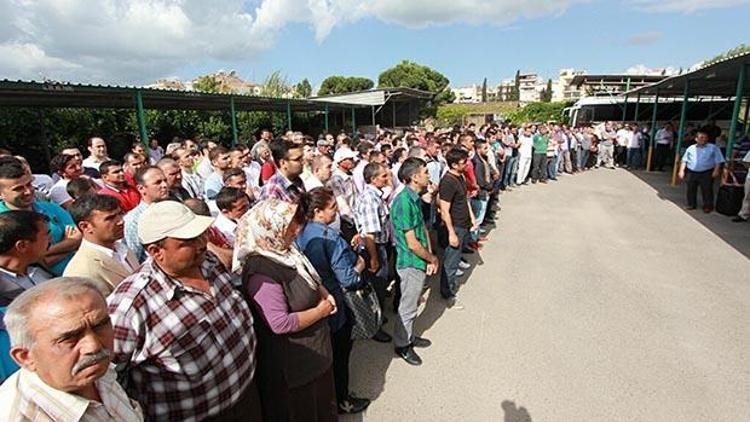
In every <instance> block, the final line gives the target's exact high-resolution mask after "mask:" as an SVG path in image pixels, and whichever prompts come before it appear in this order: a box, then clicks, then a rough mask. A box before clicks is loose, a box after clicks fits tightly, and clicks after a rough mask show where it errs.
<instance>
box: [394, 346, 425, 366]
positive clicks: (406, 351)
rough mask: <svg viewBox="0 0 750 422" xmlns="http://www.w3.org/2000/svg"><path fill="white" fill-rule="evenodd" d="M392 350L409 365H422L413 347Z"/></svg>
mask: <svg viewBox="0 0 750 422" xmlns="http://www.w3.org/2000/svg"><path fill="white" fill-rule="evenodd" d="M394 350H395V352H396V354H397V355H399V356H400V357H401V359H403V360H405V361H406V363H408V364H409V365H412V366H419V365H421V364H422V358H420V357H419V355H418V354H417V352H415V351H414V347H413V346H406V347H396V348H395V349H394Z"/></svg>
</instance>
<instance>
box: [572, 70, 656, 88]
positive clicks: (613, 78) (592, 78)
mask: <svg viewBox="0 0 750 422" xmlns="http://www.w3.org/2000/svg"><path fill="white" fill-rule="evenodd" d="M664 78H666V76H661V75H628V74H624V73H623V74H602V75H575V76H574V77H573V79H571V80H570V84H569V85H575V86H581V85H583V84H585V83H587V84H598V83H602V82H603V83H605V84H606V83H607V82H613V83H626V81H627V80H628V79H630V82H631V83H638V82H641V83H644V82H658V81H660V80H662V79H664Z"/></svg>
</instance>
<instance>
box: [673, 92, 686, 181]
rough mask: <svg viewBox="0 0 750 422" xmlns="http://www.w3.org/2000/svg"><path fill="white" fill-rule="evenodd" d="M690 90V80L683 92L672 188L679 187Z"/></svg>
mask: <svg viewBox="0 0 750 422" xmlns="http://www.w3.org/2000/svg"><path fill="white" fill-rule="evenodd" d="M689 89H690V79H688V80H687V81H685V90H684V91H683V92H682V110H681V111H680V128H679V129H678V130H677V146H676V147H675V150H674V165H673V166H672V186H677V169H678V168H679V166H680V157H682V151H680V150H681V149H682V140H683V139H684V138H685V120H686V119H687V109H688V90H689Z"/></svg>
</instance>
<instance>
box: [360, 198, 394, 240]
mask: <svg viewBox="0 0 750 422" xmlns="http://www.w3.org/2000/svg"><path fill="white" fill-rule="evenodd" d="M354 221H355V222H356V223H357V230H358V231H359V234H361V235H366V234H373V235H374V236H375V243H388V241H389V240H390V239H391V223H390V221H389V219H388V207H387V206H386V204H385V201H384V200H383V198H382V192H380V190H378V189H377V188H376V187H374V186H372V185H370V184H367V185H365V190H364V191H363V192H362V195H361V196H360V197H359V200H358V201H357V203H356V204H355V206H354Z"/></svg>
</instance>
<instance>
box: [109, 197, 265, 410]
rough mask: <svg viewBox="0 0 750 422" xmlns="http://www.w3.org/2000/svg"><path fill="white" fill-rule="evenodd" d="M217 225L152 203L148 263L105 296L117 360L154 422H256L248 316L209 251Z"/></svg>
mask: <svg viewBox="0 0 750 422" xmlns="http://www.w3.org/2000/svg"><path fill="white" fill-rule="evenodd" d="M213 222H214V219H213V218H211V217H204V216H199V215H195V214H194V213H193V212H192V211H190V209H188V208H187V207H186V206H185V205H183V204H181V203H179V202H176V201H162V202H157V203H155V204H152V205H151V206H149V207H148V208H147V209H146V210H145V211H144V212H143V214H142V215H141V216H140V219H139V221H138V238H139V239H140V242H141V243H142V244H143V246H144V248H145V250H146V252H147V253H148V256H149V258H148V259H147V260H146V262H144V263H143V265H142V266H141V267H140V268H139V269H138V270H137V271H136V272H135V273H134V274H133V275H131V276H129V277H128V278H126V279H125V280H123V281H122V282H121V283H120V284H119V285H118V286H117V287H116V288H115V291H114V292H113V293H112V294H111V295H110V296H109V298H108V301H109V310H110V314H111V315H112V323H113V325H114V328H115V346H114V354H115V357H114V361H115V363H116V364H117V370H118V372H120V374H121V377H122V378H121V379H122V380H124V385H126V389H127V391H128V394H129V395H130V397H133V398H135V399H136V400H138V402H139V403H141V405H143V409H144V413H145V414H146V417H147V418H148V419H149V420H154V421H181V422H182V421H196V420H198V421H203V420H221V421H235V420H251V421H259V420H261V418H260V414H259V413H260V403H259V399H258V391H257V389H256V387H255V383H254V382H253V375H254V372H255V344H256V337H255V332H254V331H253V318H252V315H251V314H250V308H249V307H248V304H247V303H246V302H245V300H244V298H243V296H242V294H241V293H240V292H239V291H238V290H237V289H235V288H234V287H233V286H232V275H231V274H230V273H229V272H228V271H227V270H226V268H225V267H224V265H223V264H222V263H221V262H220V261H219V259H218V258H217V257H216V255H214V254H212V253H210V252H207V244H206V235H205V233H206V231H207V230H208V229H209V227H211V225H212V224H213Z"/></svg>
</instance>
